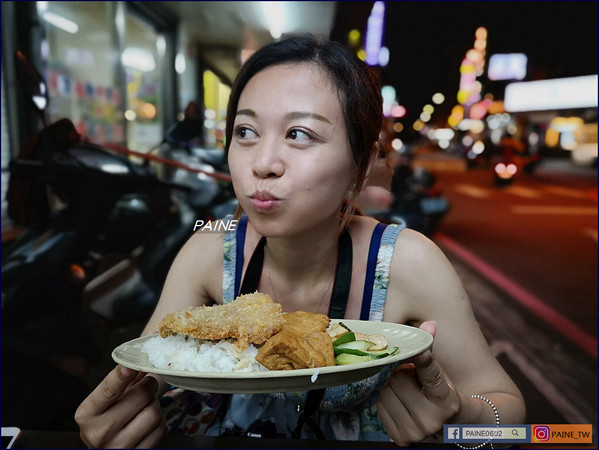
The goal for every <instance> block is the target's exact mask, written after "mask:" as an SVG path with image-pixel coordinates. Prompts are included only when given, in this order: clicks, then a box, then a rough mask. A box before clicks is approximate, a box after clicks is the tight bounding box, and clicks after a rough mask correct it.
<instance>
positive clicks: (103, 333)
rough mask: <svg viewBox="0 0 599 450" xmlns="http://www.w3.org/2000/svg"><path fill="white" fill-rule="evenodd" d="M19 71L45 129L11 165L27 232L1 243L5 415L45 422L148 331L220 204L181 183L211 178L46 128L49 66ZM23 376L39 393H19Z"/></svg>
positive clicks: (13, 204)
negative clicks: (117, 350) (189, 245)
mask: <svg viewBox="0 0 599 450" xmlns="http://www.w3.org/2000/svg"><path fill="white" fill-rule="evenodd" d="M17 69H18V75H19V79H20V80H21V82H22V84H23V87H24V88H25V91H26V92H27V93H28V95H30V97H31V98H32V100H33V102H34V104H35V105H36V106H37V107H38V110H39V112H40V114H41V116H42V121H43V122H44V128H43V129H42V130H41V131H40V132H39V133H37V134H36V135H35V136H34V137H33V138H32V139H31V140H30V141H29V142H27V143H26V144H25V145H24V147H23V149H22V150H21V152H20V154H19V156H18V157H17V158H16V159H15V160H14V161H12V162H11V166H10V170H11V173H10V181H9V192H8V195H7V197H8V204H9V215H10V216H11V218H12V219H13V220H14V221H15V222H16V223H17V224H19V225H21V226H23V227H25V229H26V231H25V232H24V233H22V234H21V235H20V236H19V237H18V238H17V239H15V240H14V241H13V242H11V243H10V244H8V245H5V246H3V248H2V315H1V320H2V380H3V383H2V386H3V390H2V415H3V420H4V419H5V418H6V419H7V420H8V419H9V418H13V419H14V420H13V421H12V422H13V423H19V425H20V426H22V427H28V426H29V427H33V428H40V429H43V428H44V427H52V426H53V425H55V424H54V423H51V422H52V421H54V420H60V419H61V418H62V416H61V412H63V411H62V408H63V407H64V412H65V413H66V414H68V415H69V418H70V419H72V412H73V411H74V407H75V406H76V405H77V404H78V403H79V402H80V401H81V400H82V399H83V396H84V395H87V393H89V390H88V386H91V385H95V384H96V383H97V382H98V381H99V380H98V379H96V378H94V377H96V376H98V375H99V374H105V367H106V366H107V365H112V361H111V360H110V350H111V349H112V348H114V347H115V346H116V345H118V344H120V343H122V342H123V341H125V340H128V339H130V338H133V337H135V336H137V335H139V332H140V331H141V329H142V328H143V326H144V325H145V322H146V321H147V319H148V317H149V315H150V314H151V312H152V310H153V308H154V306H155V304H156V302H157V299H158V295H159V292H160V289H161V286H162V283H163V281H164V278H165V276H166V272H167V270H168V268H169V266H170V263H171V261H172V258H174V256H175V254H176V253H177V252H178V250H179V248H180V246H181V245H182V244H183V243H184V241H185V240H186V239H187V238H188V237H189V236H190V235H191V234H192V232H193V226H194V223H195V221H196V220H197V219H203V218H206V217H209V216H210V214H213V211H214V208H213V207H218V206H220V205H219V204H217V203H216V200H215V199H216V198H217V197H218V196H210V198H209V199H208V200H207V201H206V203H203V204H202V208H203V209H201V211H205V212H206V216H200V217H198V216H197V214H198V211H199V209H194V208H192V207H191V206H189V205H188V204H187V203H185V202H184V201H182V198H185V197H184V196H183V197H177V196H174V195H173V192H179V193H183V194H190V193H192V192H193V191H194V189H196V190H202V189H203V187H204V184H202V183H200V184H196V185H195V186H189V185H185V184H179V183H176V182H175V181H169V180H163V179H160V178H159V177H158V176H157V174H156V170H155V169H154V168H153V167H152V166H151V164H149V163H147V162H144V163H141V164H140V163H135V162H133V161H132V160H131V159H130V158H129V156H128V155H125V154H124V153H135V152H131V151H129V150H127V149H123V148H119V149H118V151H116V153H115V150H116V147H113V148H112V149H110V150H109V149H108V148H107V147H108V146H100V145H98V144H94V143H92V142H90V141H88V140H86V139H84V138H83V137H82V136H81V135H79V133H78V132H77V131H76V129H75V127H74V126H73V124H72V122H71V121H70V120H68V119H62V120H60V121H57V122H56V123H53V124H51V125H49V126H46V121H45V117H44V111H45V109H46V106H47V104H48V96H47V90H46V85H45V82H44V80H43V78H42V76H41V75H40V74H39V72H37V70H36V69H35V68H34V67H33V66H32V65H31V64H30V63H29V61H28V60H27V58H26V57H25V56H24V55H23V54H22V53H20V52H19V53H17ZM169 145H172V146H175V145H176V143H175V142H174V141H173V142H171V143H169ZM119 152H120V153H119ZM138 156H141V155H138ZM163 163H165V164H166V163H168V164H172V165H175V166H177V167H178V168H181V169H183V168H187V169H189V170H192V171H194V173H195V174H204V175H205V174H206V173H207V172H206V171H203V170H201V169H195V168H190V167H188V166H186V165H185V164H183V163H180V162H177V161H170V162H169V161H163ZM212 172H214V173H213V175H215V176H217V175H222V174H219V173H218V172H216V171H215V169H214V168H212ZM196 178H197V177H196ZM221 178H223V179H226V176H225V175H222V177H221ZM210 217H214V218H216V217H215V216H210ZM15 360H18V361H19V364H18V365H17V364H15V363H14V361H15ZM103 365H104V366H103ZM40 376H41V378H42V379H40ZM49 378H52V381H50V380H49ZM18 383H26V387H25V390H29V391H28V392H25V393H23V392H22V390H20V389H19V390H17V391H16V392H13V391H14V389H13V388H12V386H16V385H17V384H18ZM40 383H42V384H40ZM8 386H11V387H10V389H9V388H8ZM37 386H44V389H37ZM5 388H6V389H5ZM17 393H18V395H17ZM13 394H14V397H15V398H14V403H13V409H8V410H6V411H5V404H7V405H9V404H10V401H11V400H10V399H11V398H12V396H13ZM29 394H30V395H29ZM59 394H60V395H59ZM58 397H60V398H58ZM5 400H6V401H5ZM22 403H31V404H33V403H35V404H36V405H40V406H39V407H38V410H37V411H36V413H38V414H37V415H36V414H30V413H28V414H29V415H28V416H19V414H20V412H19V408H18V406H17V408H14V406H15V405H19V404H22ZM45 406H48V407H50V408H51V410H49V411H46V414H43V413H42V411H43V409H44V407H45ZM26 410H27V411H29V410H30V408H27V409H26ZM23 411H25V410H23ZM27 424H29V425H27Z"/></svg>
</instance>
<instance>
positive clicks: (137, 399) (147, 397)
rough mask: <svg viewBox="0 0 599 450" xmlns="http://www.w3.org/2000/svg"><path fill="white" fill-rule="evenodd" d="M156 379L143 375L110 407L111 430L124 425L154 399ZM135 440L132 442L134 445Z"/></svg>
mask: <svg viewBox="0 0 599 450" xmlns="http://www.w3.org/2000/svg"><path fill="white" fill-rule="evenodd" d="M157 391H158V381H157V380H156V379H155V378H153V377H148V376H146V377H144V378H143V379H142V380H141V381H140V382H139V383H137V384H136V385H134V386H130V388H129V389H128V390H127V392H125V393H124V394H123V395H122V396H121V400H120V401H119V402H117V403H115V404H113V405H112V406H111V407H110V410H109V411H108V412H109V413H110V415H111V417H112V418H113V421H112V424H111V426H112V428H113V429H112V430H111V431H112V432H116V431H118V430H119V429H121V428H123V427H125V425H126V424H127V423H129V422H130V421H131V420H132V419H134V418H135V417H136V416H137V415H138V414H139V413H140V412H141V411H142V410H143V409H144V408H146V406H147V405H148V404H150V403H152V402H153V401H154V400H155V399H156V397H155V396H156V392H157ZM136 442H137V441H135V442H132V443H131V444H130V445H134V444H135V443H136Z"/></svg>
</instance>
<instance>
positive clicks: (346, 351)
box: [333, 322, 399, 365]
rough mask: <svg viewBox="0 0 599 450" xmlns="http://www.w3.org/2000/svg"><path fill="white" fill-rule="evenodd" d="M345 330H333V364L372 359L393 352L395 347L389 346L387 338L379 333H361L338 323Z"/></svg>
mask: <svg viewBox="0 0 599 450" xmlns="http://www.w3.org/2000/svg"><path fill="white" fill-rule="evenodd" d="M338 325H339V326H340V327H342V328H345V330H346V331H345V332H340V330H338V329H336V330H335V331H334V335H335V337H336V338H335V340H334V341H333V351H334V353H335V364H336V365H345V364H354V363H359V362H367V361H372V360H374V359H380V358H384V357H385V356H391V355H393V354H395V353H396V352H397V351H398V350H399V349H398V348H397V347H391V348H389V347H388V345H387V338H385V336H383V335H381V334H368V335H366V334H363V333H356V332H353V331H351V330H350V329H349V328H347V327H346V326H345V325H343V323H342V322H340V323H339V324H338Z"/></svg>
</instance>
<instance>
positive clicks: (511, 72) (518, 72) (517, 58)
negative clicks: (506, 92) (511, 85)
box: [487, 53, 528, 81]
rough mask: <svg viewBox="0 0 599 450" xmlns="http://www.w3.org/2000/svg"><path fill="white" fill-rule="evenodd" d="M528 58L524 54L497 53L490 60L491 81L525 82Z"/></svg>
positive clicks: (488, 71)
mask: <svg viewBox="0 0 599 450" xmlns="http://www.w3.org/2000/svg"><path fill="white" fill-rule="evenodd" d="M527 64H528V58H527V57H526V55H525V54H524V53H507V54H501V53H497V54H495V55H491V57H490V58H489V68H488V69H487V76H488V77H489V80H493V81H495V80H523V79H524V77H526V65H527Z"/></svg>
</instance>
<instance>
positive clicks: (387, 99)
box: [381, 86, 397, 116]
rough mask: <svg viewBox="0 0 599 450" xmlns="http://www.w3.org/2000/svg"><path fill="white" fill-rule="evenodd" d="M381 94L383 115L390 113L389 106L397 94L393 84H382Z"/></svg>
mask: <svg viewBox="0 0 599 450" xmlns="http://www.w3.org/2000/svg"><path fill="white" fill-rule="evenodd" d="M381 96H382V97H383V115H385V116H389V115H390V114H391V107H392V106H393V103H394V102H395V100H396V99H397V94H396V92H395V88H394V87H393V86H383V87H382V88H381Z"/></svg>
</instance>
